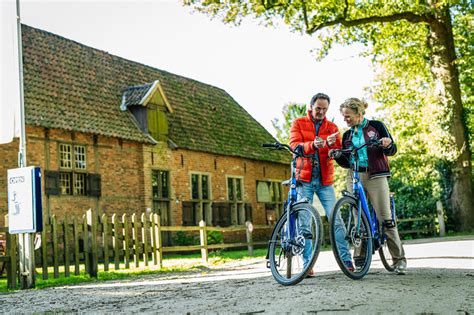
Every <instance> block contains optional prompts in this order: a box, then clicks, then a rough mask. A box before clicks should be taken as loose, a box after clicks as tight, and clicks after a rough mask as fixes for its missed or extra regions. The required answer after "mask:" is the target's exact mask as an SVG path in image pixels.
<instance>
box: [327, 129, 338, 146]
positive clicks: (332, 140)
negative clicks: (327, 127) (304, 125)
mask: <svg viewBox="0 0 474 315" xmlns="http://www.w3.org/2000/svg"><path fill="white" fill-rule="evenodd" d="M338 133H339V131H338V132H335V133H333V134H332V135H329V136H328V137H327V139H326V140H327V142H328V146H332V145H333V144H334V143H335V142H336V136H337V134H338Z"/></svg>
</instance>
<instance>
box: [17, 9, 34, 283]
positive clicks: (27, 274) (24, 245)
mask: <svg viewBox="0 0 474 315" xmlns="http://www.w3.org/2000/svg"><path fill="white" fill-rule="evenodd" d="M16 25H17V34H18V70H19V77H20V124H21V134H20V148H19V151H18V166H19V167H26V127H25V99H24V93H23V47H22V38H21V19H20V0H16ZM33 239H34V238H33V234H32V233H24V234H20V235H19V239H18V241H19V243H20V244H19V245H20V246H19V254H20V284H21V288H22V289H29V288H33V287H34V286H35V269H34V268H35V253H34V247H33Z"/></svg>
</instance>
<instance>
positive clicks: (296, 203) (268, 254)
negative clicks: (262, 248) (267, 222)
mask: <svg viewBox="0 0 474 315" xmlns="http://www.w3.org/2000/svg"><path fill="white" fill-rule="evenodd" d="M302 204H307V205H308V206H310V207H313V206H312V205H311V204H310V203H309V201H308V199H306V198H303V199H301V200H300V201H297V202H295V203H294V204H293V205H292V208H294V207H295V206H297V205H302ZM285 216H286V203H285V210H284V211H283V213H282V214H281V216H280V218H279V219H278V221H276V223H275V227H276V226H277V225H278V223H280V221H281V220H283V218H284V217H285ZM274 233H275V228H273V231H272V235H271V236H270V240H272V239H273V234H274ZM269 258H270V241H268V245H267V255H266V256H265V260H266V261H267V268H270V260H269Z"/></svg>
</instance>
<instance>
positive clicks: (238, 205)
mask: <svg viewBox="0 0 474 315" xmlns="http://www.w3.org/2000/svg"><path fill="white" fill-rule="evenodd" d="M243 195H244V194H243V178H242V177H230V176H229V177H227V199H228V200H229V202H230V203H231V211H230V216H231V222H232V224H234V225H244V224H245V221H251V215H249V213H248V209H247V211H246V207H245V204H244V197H243Z"/></svg>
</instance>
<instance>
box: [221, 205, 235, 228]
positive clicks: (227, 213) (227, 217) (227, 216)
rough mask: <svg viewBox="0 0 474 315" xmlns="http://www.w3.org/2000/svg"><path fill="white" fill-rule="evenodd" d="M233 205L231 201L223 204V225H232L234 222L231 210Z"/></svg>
mask: <svg viewBox="0 0 474 315" xmlns="http://www.w3.org/2000/svg"><path fill="white" fill-rule="evenodd" d="M231 206H232V204H231V203H228V202H226V203H222V206H221V215H220V218H221V226H223V227H225V226H230V225H231V224H232V218H231V210H230V207H231Z"/></svg>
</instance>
